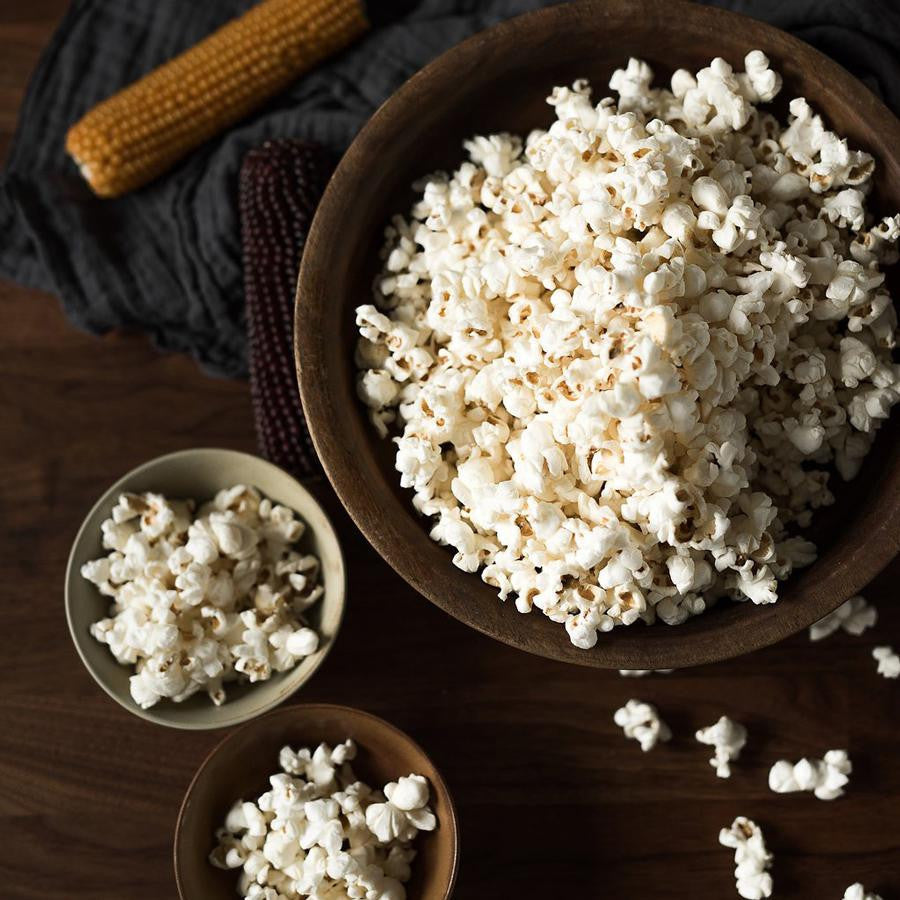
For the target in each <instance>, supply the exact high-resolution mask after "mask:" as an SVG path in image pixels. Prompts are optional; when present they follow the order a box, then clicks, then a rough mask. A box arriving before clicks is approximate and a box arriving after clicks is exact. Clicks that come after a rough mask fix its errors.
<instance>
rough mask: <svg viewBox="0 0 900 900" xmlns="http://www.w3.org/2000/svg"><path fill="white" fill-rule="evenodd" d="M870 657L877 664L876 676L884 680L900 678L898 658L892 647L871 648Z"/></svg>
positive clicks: (899, 657) (899, 660)
mask: <svg viewBox="0 0 900 900" xmlns="http://www.w3.org/2000/svg"><path fill="white" fill-rule="evenodd" d="M872 657H873V658H874V659H875V660H876V661H877V662H878V674H879V675H883V676H884V677H885V678H898V677H900V656H898V655H897V654H896V653H894V649H893V647H873V648H872Z"/></svg>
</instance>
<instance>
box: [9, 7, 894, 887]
mask: <svg viewBox="0 0 900 900" xmlns="http://www.w3.org/2000/svg"><path fill="white" fill-rule="evenodd" d="M64 5H65V4H64V2H63V0H30V2H29V3H27V4H26V3H23V2H21V0H2V2H0V152H2V148H5V147H6V146H7V145H8V139H9V135H10V132H11V129H12V128H13V126H14V122H15V116H16V111H17V108H18V104H19V102H20V99H21V95H22V91H23V89H24V86H25V83H26V81H27V77H28V74H29V72H30V69H31V67H32V66H33V65H34V63H35V61H36V59H37V55H38V53H39V52H40V49H41V47H42V45H43V44H44V43H45V42H46V40H47V39H48V37H49V35H50V33H51V31H52V28H53V26H54V24H55V21H56V19H57V18H58V16H59V14H60V13H61V12H62V9H63V7H64ZM197 445H219V446H223V447H233V448H236V449H241V450H249V451H252V450H254V437H253V430H252V424H251V414H250V402H249V396H248V391H247V387H246V385H244V384H240V383H229V382H223V381H216V380H211V379H209V378H207V377H205V376H204V375H202V374H201V373H200V372H199V371H198V370H197V368H196V367H195V366H194V364H193V363H192V362H191V361H189V360H187V359H184V358H179V357H172V356H160V355H158V354H157V353H156V352H154V351H153V350H152V349H151V348H150V347H149V345H148V343H147V341H146V340H145V339H144V338H142V337H136V336H121V335H111V336H108V337H106V338H104V339H102V340H98V339H95V338H91V337H87V336H85V335H83V334H80V333H78V332H76V331H74V330H73V329H72V328H71V327H70V326H69V325H68V324H67V323H66V322H65V320H64V318H63V317H62V315H61V313H60V312H59V309H58V306H57V303H56V301H55V300H54V299H53V298H52V297H49V296H45V295H41V294H39V293H36V292H33V291H27V290H23V289H21V288H18V287H14V286H12V285H10V284H8V283H2V284H0V447H2V454H3V455H2V460H3V464H4V469H3V478H2V479H0V521H2V523H3V524H2V529H3V531H2V533H3V546H2V550H0V585H2V592H3V602H2V610H3V613H4V622H3V628H2V629H0V658H2V691H0V897H2V898H4V900H6V898H10V900H25V898H28V900H50V898H54V900H64V898H65V900H113V898H115V900H123V898H125V900H172V898H174V897H175V896H176V892H175V883H174V877H173V873H172V862H171V853H172V832H173V828H174V824H175V819H176V815H177V811H178V807H179V804H180V802H181V798H182V795H183V792H184V790H185V788H186V787H187V785H188V783H189V781H190V778H191V776H192V774H193V773H194V771H195V769H196V768H197V766H198V765H199V764H200V762H201V761H202V759H203V758H204V756H205V754H206V753H207V751H208V750H209V749H210V748H211V747H212V746H213V745H214V743H215V742H216V741H217V740H218V739H219V738H220V737H221V736H222V735H221V734H220V733H205V734H189V733H184V732H177V731H171V730H168V729H163V728H160V727H156V726H153V725H151V724H149V723H146V722H143V721H141V720H139V719H137V718H135V717H132V716H129V715H128V713H126V712H125V711H124V710H122V709H120V708H119V707H118V706H116V705H115V704H114V703H113V702H112V701H111V700H109V699H108V698H107V697H106V696H105V695H104V694H102V692H101V691H100V690H99V689H98V688H97V686H96V685H95V684H94V682H93V681H92V679H91V678H90V676H89V675H88V674H87V672H86V671H85V670H84V669H83V668H82V666H81V663H80V662H79V660H78V657H77V656H76V654H75V651H74V649H73V647H72V645H71V642H70V639H69V636H68V633H67V630H66V625H65V619H64V616H63V603H62V584H63V572H64V568H65V562H66V555H67V553H68V550H69V545H70V543H71V541H72V538H73V537H74V535H75V532H76V530H77V527H78V525H79V523H80V521H81V519H82V517H83V516H84V514H85V512H86V511H87V509H88V508H89V506H90V505H91V503H92V502H93V500H94V499H95V498H96V496H98V495H99V494H100V493H101V492H102V490H103V489H104V488H105V487H106V486H107V485H108V484H109V483H110V482H111V481H113V480H114V479H115V478H116V477H117V476H119V475H120V474H122V473H123V472H125V471H126V470H127V469H129V468H131V467H132V466H134V465H137V464H138V463H140V462H142V461H143V460H146V459H147V458H149V457H151V456H155V455H157V454H160V453H164V452H166V451H169V450H177V449H180V448H183V447H190V446H197ZM312 489H313V490H314V491H315V492H316V493H317V495H318V496H319V497H320V498H321V499H322V500H323V502H324V503H325V505H326V507H327V508H328V509H329V511H330V512H331V513H332V515H333V518H334V522H335V525H336V526H337V528H338V531H339V533H340V534H341V536H342V538H343V540H344V544H345V550H346V554H347V560H348V564H349V569H350V597H349V604H348V609H347V617H346V620H345V624H344V627H343V631H342V633H341V635H340V637H339V639H338V641H337V645H336V647H335V649H334V651H333V652H332V654H331V655H330V656H329V658H328V659H327V661H326V662H325V664H324V665H323V667H322V669H321V670H320V671H319V672H318V673H317V674H316V676H315V678H314V679H313V680H312V681H311V682H310V684H309V685H308V687H307V688H306V689H305V690H304V691H303V693H302V695H301V696H299V697H297V698H296V700H297V701H298V702H299V701H303V700H307V701H323V702H333V703H344V704H349V705H353V706H358V707H361V708H363V709H367V710H370V711H371V712H374V713H376V714H378V715H380V716H383V717H384V718H386V719H388V720H389V721H391V722H393V723H395V724H396V725H398V726H399V727H401V728H403V729H404V730H406V731H408V732H409V733H410V734H411V735H412V736H413V738H414V739H416V740H417V741H418V742H419V743H420V744H421V745H422V746H423V747H424V749H425V750H426V752H428V754H429V755H430V756H431V757H432V759H433V760H434V762H435V763H436V764H437V766H438V767H439V768H440V769H441V771H442V772H443V774H444V776H445V778H446V780H447V783H448V785H449V787H450V790H451V792H452V793H453V796H454V799H455V802H456V805H457V809H458V812H459V816H460V829H461V854H462V856H461V869H460V878H459V883H458V890H457V894H456V896H457V897H459V898H462V900H470V898H474V900H481V898H484V900H488V898H490V900H507V898H517V900H518V898H532V897H533V898H541V900H556V898H563V897H565V898H569V897H572V898H579V900H580V898H605V900H639V898H640V900H675V898H679V900H685V898H689V900H725V898H729V897H736V896H737V895H736V894H735V892H734V880H733V875H732V870H733V864H732V859H731V853H730V851H728V850H726V849H725V848H722V847H720V846H718V843H717V834H718V831H719V828H720V827H722V826H724V825H728V824H730V822H731V821H732V819H733V818H734V816H736V815H739V814H740V815H747V816H750V817H752V818H754V819H756V820H757V821H758V822H759V823H760V824H762V826H763V827H764V829H765V833H766V836H767V839H768V842H769V845H770V848H771V849H772V850H773V851H774V853H775V868H774V877H775V885H776V897H777V898H784V900H789V898H796V900H828V898H835V900H840V898H841V897H842V895H843V892H844V889H845V888H846V887H847V886H848V885H849V884H850V883H852V882H854V881H857V880H859V881H862V882H863V883H865V884H866V885H867V886H868V887H869V888H870V889H873V890H878V891H879V893H881V894H883V895H884V897H885V900H891V898H900V819H898V817H897V809H898V801H900V730H898V713H900V682H898V681H893V682H891V681H886V680H884V679H882V678H880V677H879V676H877V675H876V673H875V663H874V661H873V660H872V659H871V656H870V650H871V647H872V646H873V645H875V644H880V643H893V644H894V646H895V647H900V610H898V607H897V600H896V598H897V589H896V582H897V578H898V576H900V566H898V565H896V564H895V565H894V566H892V568H891V569H890V570H889V571H888V572H887V573H886V574H884V575H882V576H881V577H880V578H878V579H877V580H876V582H875V583H874V584H873V585H872V586H871V587H870V588H869V590H868V591H867V596H868V597H869V598H870V599H872V600H873V601H875V602H876V604H877V605H878V607H879V611H880V615H881V621H880V623H879V625H878V626H877V628H876V629H874V630H872V631H870V632H868V633H867V634H866V635H864V636H863V637H861V638H852V637H849V636H846V635H843V634H841V635H836V636H834V637H832V638H829V639H828V640H827V641H825V642H823V643H821V644H811V643H810V642H809V641H808V640H807V639H806V637H805V636H803V635H800V636H797V637H795V638H792V639H790V640H789V641H787V642H785V643H783V644H780V645H777V646H774V647H771V648H769V649H767V650H764V651H760V652H757V653H755V654H752V655H750V656H746V657H742V658H739V659H736V660H733V661H731V662H728V663H722V664H717V665H713V666H708V667H703V668H699V669H691V670H683V671H681V672H676V673H675V674H673V675H668V676H653V677H651V678H649V679H624V678H620V677H619V676H618V675H616V674H615V673H612V672H610V673H607V672H603V671H595V670H589V669H582V668H578V667H574V666H568V665H565V664H563V663H558V662H552V661H548V660H544V659H540V658H537V657H532V656H529V655H526V654H525V653H522V652H520V651H518V650H514V649H512V648H509V647H505V646H502V645H500V644H498V643H495V642H493V641H491V640H490V639H488V638H486V637H483V636H482V635H480V634H477V633H475V632H474V631H472V630H470V629H468V628H466V627H465V626H463V625H462V624H460V623H458V622H456V621H455V620H453V619H451V618H450V617H449V616H447V615H445V614H444V613H442V612H441V611H440V610H438V609H437V608H435V607H433V606H432V605H431V604H430V603H427V602H426V601H425V600H423V599H422V598H420V597H418V596H417V595H416V594H415V592H414V591H413V590H412V589H411V588H409V587H408V586H407V585H406V584H405V583H404V582H403V581H402V580H401V579H400V578H399V577H398V576H396V575H395V574H393V573H392V572H391V570H390V569H388V567H387V566H386V565H385V564H384V563H383V562H382V561H381V560H380V559H379V558H378V557H377V556H376V554H375V553H374V552H373V551H372V550H371V549H370V548H369V547H368V545H367V544H366V543H365V541H364V540H363V539H362V538H361V537H360V535H359V533H358V532H357V531H356V529H355V528H354V527H353V525H352V524H351V523H350V521H349V519H348V518H347V516H346V515H345V514H344V513H343V512H342V511H341V509H340V507H339V505H338V503H337V501H336V500H335V499H334V496H333V494H332V492H331V490H330V488H329V487H328V486H327V485H326V484H324V483H319V484H317V485H313V486H312ZM629 697H638V698H641V699H644V700H648V701H651V702H654V703H656V704H657V705H658V706H659V709H660V711H661V712H662V714H663V715H664V717H665V718H666V719H667V720H668V721H669V723H670V724H671V726H672V728H673V730H674V732H675V738H674V740H673V741H672V742H671V744H669V745H668V746H664V747H659V748H657V749H656V750H654V751H652V752H650V753H648V754H642V753H641V751H640V749H639V748H638V746H637V744H636V743H634V742H630V741H626V740H625V739H624V737H623V736H622V734H621V732H620V731H619V730H618V728H616V727H615V726H614V725H613V722H612V714H613V711H614V710H615V709H616V708H617V707H618V706H620V705H621V704H622V703H623V702H624V701H625V700H627V699H628V698H629ZM725 713H727V714H729V715H731V716H733V717H734V718H736V719H739V720H741V721H743V722H744V723H745V724H746V725H747V726H748V728H749V731H750V742H749V745H748V747H747V749H746V751H745V753H744V756H743V757H742V759H741V761H740V762H739V763H738V764H737V765H735V767H734V775H733V777H732V779H731V780H730V781H722V780H719V779H716V777H715V775H714V773H713V771H712V768H711V767H710V766H709V765H708V764H707V760H708V758H709V755H710V752H709V748H707V747H702V746H700V745H699V744H697V743H696V742H695V741H694V739H693V736H692V735H693V731H694V729H696V728H697V727H699V726H702V725H706V724H710V723H712V722H713V721H715V719H717V718H718V716H720V715H722V714H725ZM837 747H846V748H847V749H848V750H849V751H850V754H851V757H852V759H853V761H854V764H855V771H854V774H853V777H852V780H851V785H850V790H849V793H848V794H847V796H845V797H844V798H842V799H839V800H837V801H835V802H833V803H823V802H821V801H818V800H815V799H813V798H812V797H810V796H807V795H791V796H776V795H774V794H772V793H770V792H769V790H768V788H767V786H766V774H767V770H768V767H769V766H770V765H771V763H772V762H774V761H775V760H776V759H779V758H789V759H799V758H800V757H801V756H803V755H805V754H808V755H812V756H820V755H821V754H822V753H824V751H826V750H828V749H830V748H837Z"/></svg>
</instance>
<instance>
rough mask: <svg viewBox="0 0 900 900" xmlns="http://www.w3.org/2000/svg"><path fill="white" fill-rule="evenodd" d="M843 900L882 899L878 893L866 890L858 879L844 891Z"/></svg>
mask: <svg viewBox="0 0 900 900" xmlns="http://www.w3.org/2000/svg"><path fill="white" fill-rule="evenodd" d="M844 900H882V897H881V895H880V894H875V893H872V892H871V891H867V890H866V889H865V888H864V887H863V886H862V885H861V884H860V883H859V882H858V881H857V882H856V884H851V885H850V887H848V888H847V890H846V891H844Z"/></svg>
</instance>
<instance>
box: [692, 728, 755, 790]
mask: <svg viewBox="0 0 900 900" xmlns="http://www.w3.org/2000/svg"><path fill="white" fill-rule="evenodd" d="M695 736H696V738H697V740H698V741H700V743H701V744H708V745H709V746H710V747H715V756H714V757H713V758H712V759H711V760H710V761H709V764H710V765H711V766H713V768H715V770H716V775H717V776H718V777H719V778H730V777H731V766H730V765H729V764H730V762H731V761H732V760H733V759H737V758H738V756H739V755H740V752H741V750H742V749H743V748H744V744H746V743H747V729H746V728H744V726H743V725H741V724H740V723H739V722H735V721H734V720H732V719H729V718H728V716H722V717H721V718H720V719H719V721H718V722H716V724H715V725H710V726H709V727H708V728H701V729H700V730H699V731H698V732H697V733H696V735H695Z"/></svg>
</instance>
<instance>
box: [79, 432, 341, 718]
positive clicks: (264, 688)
mask: <svg viewBox="0 0 900 900" xmlns="http://www.w3.org/2000/svg"><path fill="white" fill-rule="evenodd" d="M234 484H248V485H253V487H255V488H257V489H258V490H259V491H260V492H261V493H262V494H263V495H265V496H266V497H269V498H270V499H271V500H273V501H276V502H278V503H281V504H283V505H284V506H287V507H289V508H290V509H292V510H294V511H295V512H296V513H297V514H298V515H299V516H300V518H302V519H303V521H304V522H305V523H306V525H307V528H306V532H305V533H304V535H303V538H302V539H301V542H300V548H301V550H302V551H303V552H307V553H314V554H315V555H316V556H318V557H319V559H320V561H321V563H322V568H321V578H322V580H323V584H324V586H325V593H324V594H323V596H322V598H321V599H320V600H319V602H318V603H316V604H315V606H313V607H312V608H311V609H310V610H309V611H308V613H307V618H308V620H309V622H310V624H311V625H312V627H313V628H315V629H316V631H317V632H318V633H319V636H320V642H319V649H318V650H317V651H316V652H315V653H314V654H313V655H312V656H309V657H306V658H305V659H303V660H302V661H301V662H300V663H299V664H298V665H297V666H296V667H295V668H293V669H291V670H290V671H288V672H282V673H279V674H276V675H274V676H273V677H272V678H271V679H269V680H268V681H263V682H257V683H256V684H239V683H232V684H228V685H226V691H227V699H226V701H225V703H224V704H223V705H222V706H218V707H217V706H215V705H214V704H213V703H212V702H211V701H210V700H209V698H208V697H207V696H206V694H199V693H198V694H195V695H194V696H193V697H190V698H189V699H188V700H185V701H184V702H182V703H174V702H172V701H170V700H162V701H160V702H159V703H157V704H156V705H155V706H153V707H151V708H150V709H141V707H140V706H138V704H137V703H135V702H134V700H132V698H131V694H130V692H129V689H128V678H129V676H130V675H132V674H133V669H132V667H131V666H123V665H120V664H119V663H118V662H117V661H116V659H115V658H114V657H113V655H112V653H110V651H109V647H107V646H106V644H101V643H100V642H99V641H97V640H95V639H94V638H93V637H92V636H91V634H90V626H91V624H92V623H93V622H96V621H97V620H99V619H102V618H104V617H105V616H107V615H108V613H109V606H110V601H109V598H108V597H104V596H102V595H101V594H100V592H99V591H98V590H97V588H96V586H95V585H93V584H91V583H90V582H89V581H86V580H85V579H84V578H82V577H81V566H82V565H83V564H84V563H85V562H87V561H88V560H91V559H96V558H97V557H100V556H103V555H105V553H106V552H107V551H104V550H103V547H102V545H101V540H100V523H101V522H102V521H103V520H104V519H106V518H108V517H109V514H110V511H111V509H112V507H113V506H114V505H115V503H116V500H117V498H118V496H119V494H121V493H122V492H123V491H131V492H136V493H140V492H143V491H155V492H157V493H160V494H163V495H165V496H166V497H171V498H173V499H176V498H177V499H180V498H191V499H194V500H197V501H201V502H202V501H205V500H208V499H210V498H212V497H213V495H214V494H215V493H216V492H217V491H219V490H221V489H222V488H226V487H230V486H231V485H234ZM346 583H347V579H346V573H345V569H344V558H343V555H342V553H341V548H340V545H339V543H338V539H337V535H336V534H335V531H334V528H333V527H332V525H331V522H329V520H328V517H327V516H326V515H325V513H324V511H323V510H322V508H321V507H320V506H319V503H318V501H316V499H315V498H314V497H313V496H312V495H311V494H310V493H309V492H308V491H307V490H306V488H304V487H303V486H302V485H301V484H300V483H299V482H298V481H297V480H296V479H294V478H292V477H291V476H290V475H288V474H287V473H286V472H284V471H283V470H281V469H279V468H278V467H277V466H274V465H272V463H269V462H266V461H265V460H263V459H260V458H258V457H256V456H250V455H249V454H247V453H238V452H237V451H234V450H216V449H196V450H182V451H180V452H178V453H171V454H169V455H167V456H160V457H158V458H157V459H152V460H150V461H149V462H146V463H144V464H143V465H142V466H138V468H136V469H134V470H132V471H131V472H129V473H128V474H127V475H125V476H123V477H122V478H120V479H119V480H118V481H117V482H116V483H115V484H113V485H112V486H111V487H110V488H109V489H108V490H107V491H106V492H105V493H104V494H103V496H102V497H101V498H100V499H99V500H98V501H97V503H96V504H95V505H94V508H93V509H92V510H91V511H90V512H89V513H88V515H87V518H86V519H85V520H84V522H83V524H82V526H81V528H80V529H79V531H78V535H77V537H76V538H75V543H74V544H73V546H72V552H71V553H70V554H69V562H68V566H67V568H66V618H67V619H68V622H69V631H70V632H71V633H72V640H73V641H74V642H75V648H76V650H77V651H78V654H79V656H80V657H81V659H82V661H83V662H84V664H85V666H86V667H87V670H88V671H89V672H90V673H91V675H92V676H93V677H94V680H95V681H96V682H97V684H99V685H100V687H102V688H103V690H104V691H106V693H107V694H109V696H110V697H112V698H113V699H114V700H115V701H116V702H117V703H119V704H120V705H121V706H123V707H125V709H127V710H128V711H129V712H132V713H134V714H135V715H137V716H140V717H141V718H143V719H147V720H149V721H150V722H156V723H157V724H159V725H168V726H170V727H172V728H186V729H198V730H199V729H206V728H225V727H228V726H230V725H236V724H237V723H238V722H244V721H246V720H247V719H252V718H253V717H254V716H258V715H260V714H261V713H264V712H266V711H267V710H270V709H272V708H273V707H275V706H277V705H278V704H279V703H281V702H282V701H283V700H285V699H286V698H287V697H289V696H290V695H291V694H293V693H294V692H295V691H297V690H298V689H299V688H300V687H302V685H304V684H305V683H306V681H307V680H308V679H309V678H311V677H312V674H313V672H315V671H316V669H318V668H319V666H320V665H321V664H322V662H323V660H324V659H325V656H326V655H327V654H328V651H329V650H330V649H331V647H332V645H333V644H334V641H335V639H336V637H337V633H338V629H339V628H340V624H341V618H342V616H343V612H344V599H345V595H346Z"/></svg>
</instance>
